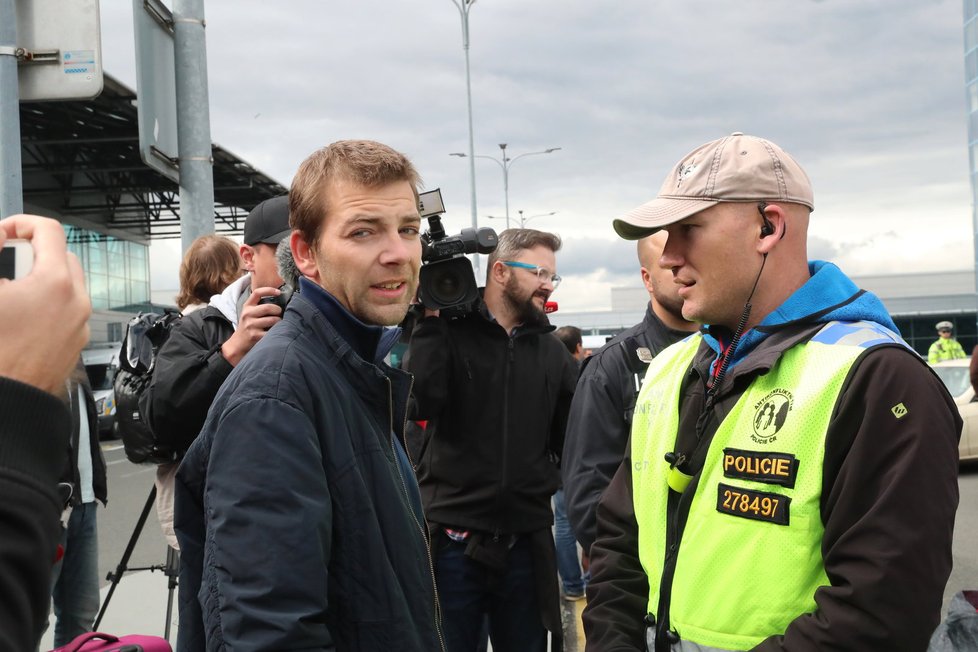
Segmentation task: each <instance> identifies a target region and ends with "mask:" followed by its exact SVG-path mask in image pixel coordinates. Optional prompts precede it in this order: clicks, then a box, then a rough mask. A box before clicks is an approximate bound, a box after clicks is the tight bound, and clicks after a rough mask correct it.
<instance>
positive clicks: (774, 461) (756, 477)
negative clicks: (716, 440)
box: [723, 448, 798, 488]
mask: <svg viewBox="0 0 978 652" xmlns="http://www.w3.org/2000/svg"><path fill="white" fill-rule="evenodd" d="M723 476H724V477H726V478H740V479H742V480H753V481H755V482H764V483H766V484H776V485H781V486H782V487H788V488H792V487H794V486H795V479H796V478H797V477H798V460H797V459H796V458H795V456H794V455H792V454H790V453H774V452H766V451H745V450H740V449H737V448H724V449H723Z"/></svg>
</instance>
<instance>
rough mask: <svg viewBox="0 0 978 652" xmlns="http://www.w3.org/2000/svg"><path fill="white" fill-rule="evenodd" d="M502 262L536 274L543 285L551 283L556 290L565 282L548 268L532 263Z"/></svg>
mask: <svg viewBox="0 0 978 652" xmlns="http://www.w3.org/2000/svg"><path fill="white" fill-rule="evenodd" d="M501 262H502V264H503V265H506V266H507V267H519V268H520V269H528V270H530V271H531V272H533V273H534V274H536V276H537V279H539V281H540V282H541V283H548V282H549V283H550V284H551V285H552V286H554V289H555V290H556V289H557V286H558V285H560V282H561V281H562V280H563V279H562V278H560V275H559V274H554V273H552V272H551V271H550V270H549V269H547V268H546V267H540V266H539V265H531V264H530V263H521V262H518V261H515V260H504V261H501Z"/></svg>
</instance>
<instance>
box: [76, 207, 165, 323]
mask: <svg viewBox="0 0 978 652" xmlns="http://www.w3.org/2000/svg"><path fill="white" fill-rule="evenodd" d="M64 227H65V232H66V233H67V235H68V249H69V250H70V251H71V252H72V253H74V254H75V255H76V256H78V260H80V261H81V265H82V269H84V270H85V283H86V285H87V286H88V294H89V296H91V299H92V308H93V309H94V310H118V309H120V308H123V307H125V306H131V305H132V304H134V303H145V302H148V301H149V299H150V295H149V247H147V246H146V245H143V244H139V243H138V242H130V241H128V240H120V239H119V238H114V237H112V236H108V235H103V234H101V233H97V232H95V231H89V230H87V229H82V228H79V227H76V226H71V225H69V224H65V225H64Z"/></svg>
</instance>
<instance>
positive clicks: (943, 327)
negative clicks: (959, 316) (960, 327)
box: [935, 321, 954, 331]
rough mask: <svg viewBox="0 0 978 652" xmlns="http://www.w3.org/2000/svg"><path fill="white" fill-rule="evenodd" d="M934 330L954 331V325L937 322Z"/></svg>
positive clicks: (946, 322)
mask: <svg viewBox="0 0 978 652" xmlns="http://www.w3.org/2000/svg"><path fill="white" fill-rule="evenodd" d="M935 328H936V329H937V330H939V331H942V330H953V329H954V324H952V323H951V322H949V321H939V322H937V326H935Z"/></svg>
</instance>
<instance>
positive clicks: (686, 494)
mask: <svg viewBox="0 0 978 652" xmlns="http://www.w3.org/2000/svg"><path fill="white" fill-rule="evenodd" d="M693 373H695V372H694V370H693V369H692V368H690V374H691V375H692V374H693ZM690 382H695V380H691V381H690ZM703 389H704V391H706V398H705V400H704V403H703V409H702V411H701V412H700V414H699V417H697V419H696V425H695V433H696V444H695V446H694V450H693V451H690V452H689V453H688V454H687V453H680V454H679V456H678V458H676V459H675V461H674V462H670V463H671V464H674V465H675V466H678V465H679V464H681V463H682V462H683V461H686V460H687V459H689V458H691V457H693V454H694V452H695V451H696V450H698V449H699V447H700V443H701V441H702V439H703V435H704V434H705V432H706V426H707V422H708V421H709V418H710V414H712V413H713V408H714V405H715V404H716V397H717V392H718V391H719V386H718V385H717V384H716V383H714V385H713V386H712V387H710V388H709V389H707V388H706V387H705V386H704V388H703ZM717 427H718V428H719V424H717ZM678 434H679V433H678V432H677V433H676V435H677V438H678ZM710 439H711V441H712V435H711V437H710ZM702 472H703V468H700V469H699V470H698V471H696V473H695V474H694V475H693V476H692V479H691V480H690V482H689V484H688V485H687V486H686V489H685V490H684V491H683V492H682V493H677V492H675V491H672V490H670V491H669V498H668V503H667V505H666V554H665V559H664V560H663V564H662V577H661V579H660V581H659V604H658V605H657V608H656V614H655V615H656V621H657V622H656V638H655V641H656V642H655V647H656V649H655V652H669V650H670V648H671V645H672V644H673V643H677V642H678V641H679V639H678V637H677V636H676V634H675V633H673V631H672V627H671V625H670V620H671V618H670V613H669V608H670V606H671V603H672V583H673V580H674V579H675V575H676V562H677V561H678V559H679V548H680V546H681V544H682V531H683V530H685V526H686V520H687V519H688V518H689V509H690V507H692V503H693V496H694V495H695V494H696V486H697V485H698V484H699V480H700V476H701V475H702ZM660 641H661V643H660Z"/></svg>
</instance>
